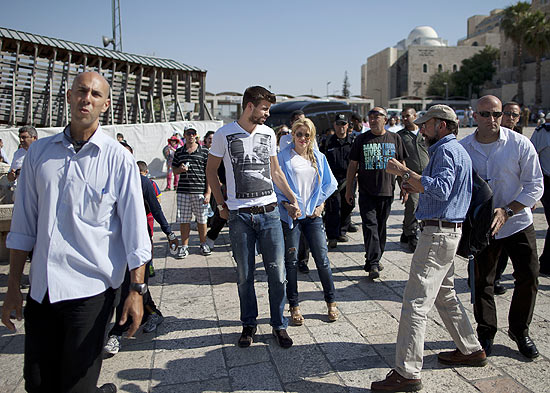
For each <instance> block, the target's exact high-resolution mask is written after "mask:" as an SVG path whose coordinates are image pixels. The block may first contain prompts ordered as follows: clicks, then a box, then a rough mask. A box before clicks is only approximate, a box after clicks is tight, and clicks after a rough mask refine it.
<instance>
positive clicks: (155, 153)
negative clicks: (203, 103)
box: [0, 120, 223, 177]
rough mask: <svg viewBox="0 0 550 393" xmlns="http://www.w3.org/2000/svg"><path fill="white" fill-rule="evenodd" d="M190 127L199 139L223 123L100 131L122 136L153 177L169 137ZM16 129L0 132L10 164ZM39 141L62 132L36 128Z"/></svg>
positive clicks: (161, 167) (162, 167)
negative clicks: (191, 126) (192, 127)
mask: <svg viewBox="0 0 550 393" xmlns="http://www.w3.org/2000/svg"><path fill="white" fill-rule="evenodd" d="M191 124H192V125H193V126H194V127H195V128H196V129H197V133H198V135H199V137H200V138H201V140H202V138H203V137H204V135H205V134H206V133H207V132H208V131H216V130H217V129H218V128H220V127H221V126H222V125H223V122H222V121H214V120H207V121H176V122H168V123H144V124H124V125H114V126H102V128H103V131H105V133H106V134H107V135H109V136H111V137H112V138H113V139H114V138H116V134H117V133H121V134H122V135H124V139H125V140H126V142H128V144H129V145H130V146H132V149H134V157H135V158H136V161H140V160H141V161H145V162H146V163H147V165H148V166H149V173H150V174H151V176H152V177H161V176H164V175H166V160H165V159H164V156H163V155H162V149H163V148H164V146H166V145H167V144H168V138H169V137H171V136H172V135H173V134H174V133H176V132H178V133H179V134H180V135H181V136H182V139H183V130H184V129H185V127H186V126H187V125H191ZM18 130H19V128H2V129H0V139H2V141H3V142H4V151H5V152H6V155H7V157H8V160H9V161H10V163H11V160H12V158H13V153H15V151H16V150H17V148H18V146H19V133H18ZM37 131H38V138H39V139H40V138H44V137H47V136H50V135H55V134H57V133H59V132H61V131H63V127H52V128H38V129H37Z"/></svg>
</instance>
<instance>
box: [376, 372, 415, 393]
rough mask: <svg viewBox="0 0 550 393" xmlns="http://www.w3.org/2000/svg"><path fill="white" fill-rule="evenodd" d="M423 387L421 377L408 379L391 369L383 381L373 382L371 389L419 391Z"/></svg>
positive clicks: (381, 390) (379, 390) (380, 390)
mask: <svg viewBox="0 0 550 393" xmlns="http://www.w3.org/2000/svg"><path fill="white" fill-rule="evenodd" d="M420 389H422V381H421V380H420V379H407V378H404V377H402V376H401V375H399V373H398V372H397V371H395V370H391V371H390V372H389V373H388V375H386V379H384V380H383V381H378V382H373V383H371V385H370V390H371V391H373V392H417V391H419V390H420Z"/></svg>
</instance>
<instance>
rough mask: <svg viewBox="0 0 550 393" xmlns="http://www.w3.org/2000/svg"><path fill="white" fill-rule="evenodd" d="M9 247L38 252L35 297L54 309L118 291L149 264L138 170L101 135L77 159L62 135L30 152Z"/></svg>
mask: <svg viewBox="0 0 550 393" xmlns="http://www.w3.org/2000/svg"><path fill="white" fill-rule="evenodd" d="M17 190H18V192H17V196H16V200H15V205H14V210H13V218H12V222H11V229H10V233H9V234H8V237H7V240H6V245H7V247H8V248H11V249H16V250H24V251H30V250H33V249H34V251H33V257H32V263H31V273H30V282H31V293H30V295H31V297H32V298H33V299H34V300H36V301H37V302H41V301H42V299H43V298H44V295H45V294H46V291H48V293H49V298H50V301H51V302H52V303H54V302H58V301H61V300H70V299H77V298H83V297H89V296H94V295H97V294H99V293H102V292H104V291H105V290H106V289H108V288H110V287H111V288H118V287H119V286H120V285H121V284H122V281H123V279H124V273H125V270H126V267H127V266H128V267H129V269H135V268H137V267H139V266H141V265H142V264H144V263H146V262H147V261H149V260H150V259H151V242H150V240H149V235H148V233H147V226H146V225H145V223H146V222H147V220H146V217H145V209H144V205H143V196H142V191H141V180H140V176H139V171H138V167H137V165H136V163H135V161H134V158H133V157H132V155H131V154H130V153H129V152H128V151H126V149H124V148H123V147H122V146H121V145H120V144H119V143H118V142H116V141H115V140H114V139H112V138H110V137H108V136H107V135H105V134H104V133H103V131H101V127H99V128H98V129H97V130H96V132H95V133H94V134H93V135H92V137H91V138H90V139H89V141H88V143H86V144H85V145H84V146H83V147H82V149H81V150H80V151H79V152H78V153H75V150H74V147H73V145H72V144H71V143H70V142H69V141H68V139H67V138H66V137H65V136H64V134H63V132H61V133H59V134H57V135H54V136H51V137H48V138H42V139H39V140H37V141H36V142H34V143H33V144H32V145H31V147H30V148H29V150H28V152H27V155H26V157H25V161H24V162H23V168H22V170H21V175H20V176H19V179H18V186H17Z"/></svg>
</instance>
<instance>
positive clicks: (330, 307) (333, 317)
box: [327, 303, 339, 322]
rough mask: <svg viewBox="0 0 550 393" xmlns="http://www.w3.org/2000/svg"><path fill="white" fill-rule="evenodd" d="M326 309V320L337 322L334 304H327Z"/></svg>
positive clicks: (336, 310)
mask: <svg viewBox="0 0 550 393" xmlns="http://www.w3.org/2000/svg"><path fill="white" fill-rule="evenodd" d="M327 308H328V320H329V321H330V322H334V321H337V320H338V316H339V315H338V309H337V308H336V303H327Z"/></svg>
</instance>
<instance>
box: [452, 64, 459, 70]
mask: <svg viewBox="0 0 550 393" xmlns="http://www.w3.org/2000/svg"><path fill="white" fill-rule="evenodd" d="M457 71H458V66H457V65H456V64H453V72H457Z"/></svg>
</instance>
